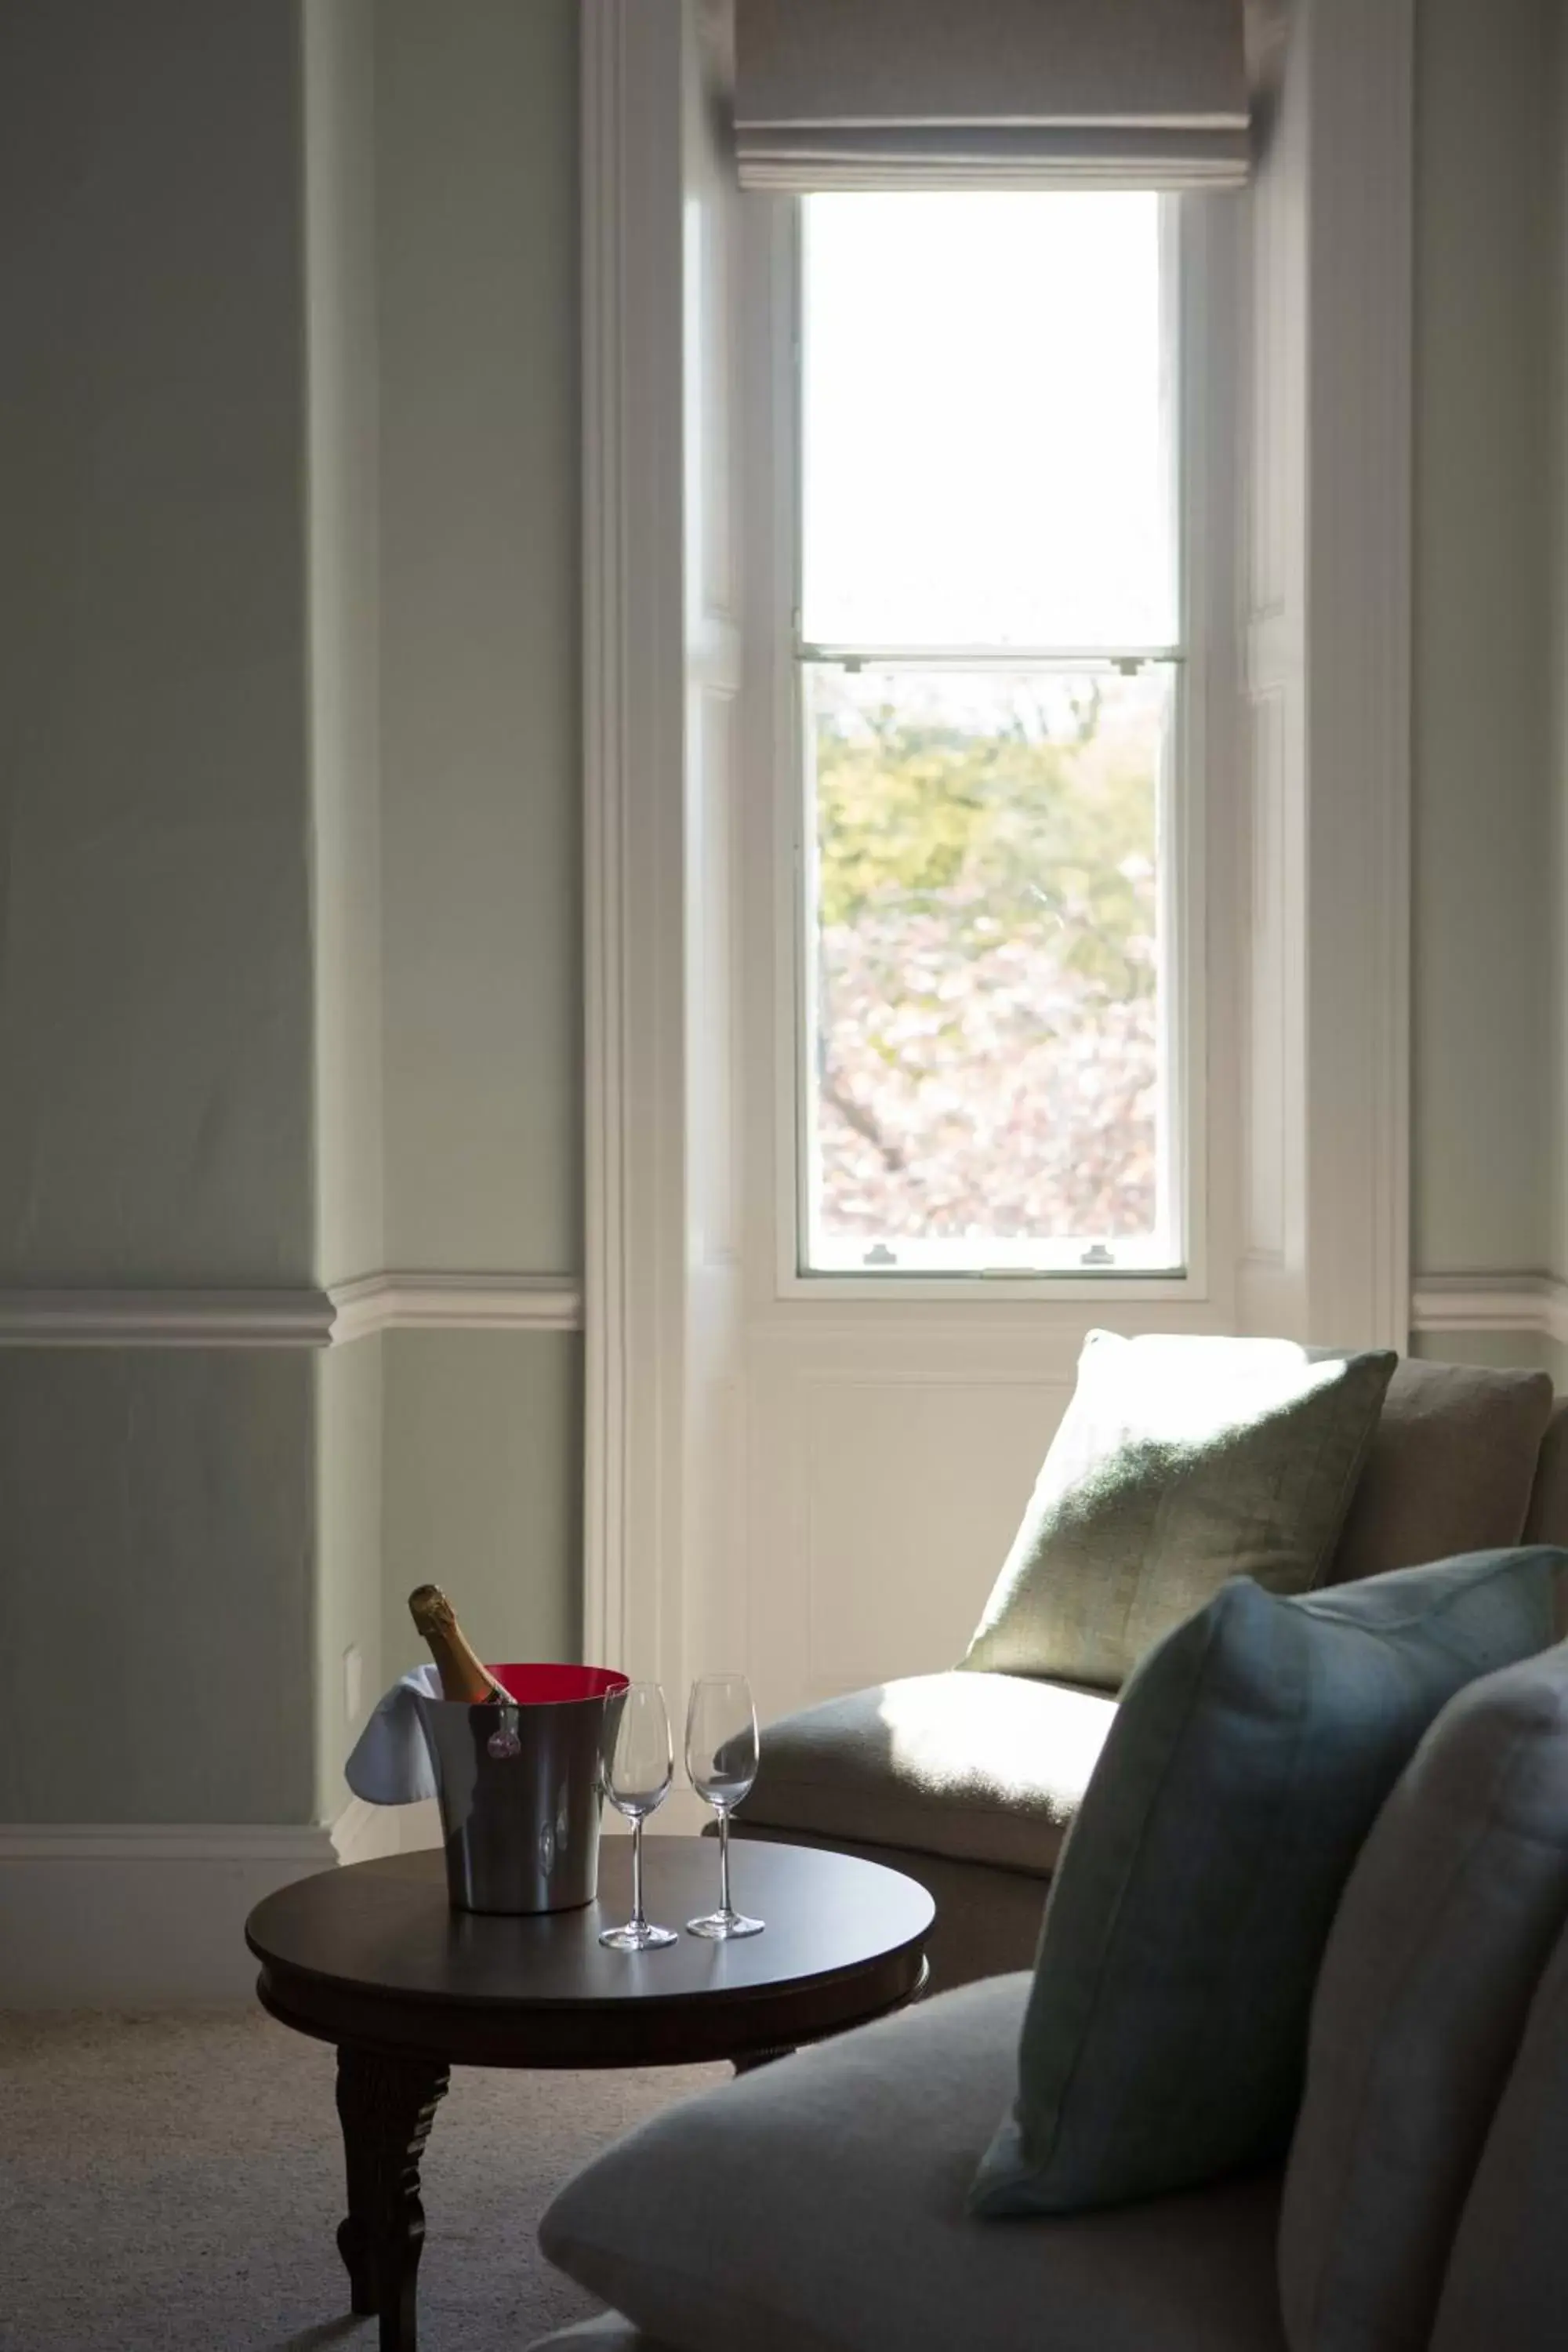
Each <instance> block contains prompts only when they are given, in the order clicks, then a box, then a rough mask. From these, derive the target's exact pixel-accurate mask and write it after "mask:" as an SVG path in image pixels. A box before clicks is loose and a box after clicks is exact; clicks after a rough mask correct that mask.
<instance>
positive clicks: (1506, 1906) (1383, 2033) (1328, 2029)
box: [1279, 1644, 1568, 2352]
mask: <svg viewBox="0 0 1568 2352" xmlns="http://www.w3.org/2000/svg"><path fill="white" fill-rule="evenodd" d="M1565 1918H1568V1649H1564V1648H1563V1646H1562V1645H1561V1644H1558V1645H1557V1646H1556V1647H1554V1648H1552V1649H1551V1650H1548V1651H1546V1652H1545V1653H1544V1654H1542V1656H1540V1657H1538V1658H1531V1659H1528V1660H1527V1661H1526V1662H1525V1663H1524V1664H1522V1665H1517V1666H1510V1667H1508V1668H1506V1669H1505V1670H1504V1671H1503V1672H1502V1673H1501V1674H1497V1675H1486V1676H1484V1677H1483V1678H1482V1679H1481V1680H1480V1681H1479V1682H1474V1683H1471V1684H1470V1685H1469V1686H1468V1688H1467V1689H1465V1690H1463V1691H1461V1692H1460V1693H1459V1696H1458V1697H1457V1698H1455V1699H1452V1700H1450V1702H1449V1704H1448V1705H1447V1706H1446V1707H1445V1708H1444V1710H1443V1712H1442V1714H1441V1715H1440V1716H1439V1717H1437V1720H1436V1723H1435V1724H1434V1725H1433V1726H1432V1728H1431V1730H1430V1731H1429V1732H1428V1733H1427V1735H1426V1738H1425V1739H1424V1740H1423V1741H1422V1743H1421V1746H1420V1747H1419V1748H1418V1749H1417V1750H1416V1752H1415V1758H1414V1759H1413V1760H1412V1762H1411V1763H1410V1765H1409V1766H1408V1768H1407V1769H1406V1770H1405V1773H1404V1774H1403V1776H1402V1777H1401V1779H1400V1780H1399V1781H1398V1783H1397V1785H1396V1786H1395V1788H1394V1791H1393V1794H1392V1795H1391V1796H1390V1798H1389V1800H1388V1801H1387V1803H1386V1804H1385V1805H1384V1809H1383V1811H1382V1812H1381V1813H1380V1814H1379V1816H1378V1818H1377V1821H1376V1822H1375V1823H1374V1824H1373V1831H1372V1834H1371V1836H1370V1837H1369V1838H1368V1840H1367V1842H1366V1844H1365V1845H1364V1846H1363V1849H1362V1852H1361V1853H1360V1855H1359V1857H1358V1858H1357V1861H1356V1865H1355V1868H1354V1869H1353V1870H1352V1873H1351V1875H1350V1879H1349V1882H1348V1884H1347V1885H1346V1887H1345V1892H1344V1898H1343V1900H1342V1903H1341V1905H1340V1909H1339V1914H1338V1916H1337V1917H1336V1919H1335V1921H1334V1926H1333V1931H1332V1933H1331V1936H1330V1937H1329V1943H1328V1948H1327V1950H1326V1952H1325V1953H1324V1956H1323V1966H1322V1971H1321V1975H1320V1977H1319V1979H1318V1989H1317V1993H1316V1995H1315V1997H1314V2000H1313V2005H1312V2030H1311V2038H1310V2042H1309V2045H1308V2065H1307V2087H1306V2093H1305V2096H1304V2098H1303V2101H1302V2105H1301V2114H1300V2122H1299V2123H1298V2125H1297V2129H1296V2137H1295V2140H1294V2142H1293V2144H1292V2147H1291V2152H1290V2161H1289V2169H1288V2172H1287V2175H1286V2190H1285V2204H1284V2210H1283V2215H1282V2219H1281V2224H1280V2232H1279V2278H1280V2290H1281V2301H1282V2304H1283V2307H1284V2313H1285V2323H1286V2332H1287V2334H1288V2335H1289V2339H1290V2344H1291V2347H1292V2352H1426V2345H1427V2343H1428V2341H1429V2339H1430V2336H1431V2333H1432V2321H1433V2316H1434V2314H1435V2313H1436V2308H1437V2299H1438V2296H1439V2294H1440V2293H1441V2291H1442V2284H1443V2274H1444V2272H1445V2270H1446V2268H1447V2259H1448V2252H1449V2249H1450V2247H1451V2246H1452V2244H1453V2239H1454V2231H1455V2229H1456V2226H1457V2224H1458V2219H1459V2215H1460V2212H1461V2210H1462V2209H1463V2206H1464V2202H1465V2198H1466V2195H1467V2193H1468V2189H1469V2186H1470V2179H1471V2176H1472V2174H1473V2173H1474V2170H1475V2168H1476V2163H1477V2160H1478V2158H1479V2155H1480V2151H1481V2147H1482V2143H1483V2142H1484V2140H1485V2137H1486V2134H1487V2130H1488V2127H1489V2125H1490V2123H1491V2119H1492V2116H1493V2112H1494V2110H1495V2109H1496V2106H1497V2104H1498V2101H1499V2099H1500V2097H1501V2095H1502V2092H1503V2089H1504V2086H1505V2084H1506V2083H1507V2081H1508V2076H1509V2072H1510V2067H1511V2065H1512V2063H1513V2060H1514V2056H1515V2053H1516V2052H1517V2050H1518V2047H1519V2040H1520V2036H1521V2032H1523V2029H1524V2022H1525V2019H1526V2017H1527V2015H1528V2013H1529V2010H1530V2004H1531V2000H1532V1998H1533V1997H1534V1994H1535V1990H1536V1988H1537V1985H1538V1983H1539V1981H1540V1979H1541V1976H1542V1970H1543V1969H1544V1968H1545V1966H1546V1963H1547V1960H1548V1958H1550V1956H1551V1952H1552V1947H1553V1945H1554V1944H1555V1942H1556V1940H1557V1937H1558V1935H1559V1933H1560V1932H1561V1930H1562V1927H1563V1922H1564V1919H1565Z"/></svg>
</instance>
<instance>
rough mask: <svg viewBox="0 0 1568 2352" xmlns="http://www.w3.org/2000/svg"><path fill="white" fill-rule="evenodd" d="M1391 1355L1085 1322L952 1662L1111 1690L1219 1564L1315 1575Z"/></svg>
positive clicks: (1298, 1586) (1292, 1583) (1269, 1581)
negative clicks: (1051, 1429) (1050, 1435)
mask: <svg viewBox="0 0 1568 2352" xmlns="http://www.w3.org/2000/svg"><path fill="white" fill-rule="evenodd" d="M1394 1361H1395V1360H1394V1356H1393V1355H1392V1354H1390V1353H1388V1352H1386V1351H1381V1352H1376V1353H1372V1354H1367V1355H1356V1356H1345V1355H1342V1354H1338V1353H1335V1352H1333V1351H1331V1350H1328V1349H1307V1348H1301V1347H1298V1346H1297V1345H1296V1344H1295V1342H1294V1341H1292V1340H1289V1339H1209V1338H1202V1339H1199V1338H1193V1337H1189V1336H1186V1335H1173V1334H1170V1333H1157V1334H1155V1335H1153V1336H1152V1337H1149V1338H1144V1339H1123V1338H1121V1337H1120V1336H1119V1335H1118V1334H1117V1333H1115V1332H1110V1331H1091V1332H1090V1333H1089V1338H1088V1339H1087V1340H1086V1341H1085V1343H1084V1349H1083V1353H1082V1355H1081V1356H1080V1358H1079V1372H1078V1386H1077V1388H1076V1389H1075V1391H1074V1392H1073V1398H1072V1402H1071V1403H1070V1404H1069V1405H1068V1410H1067V1412H1066V1414H1065V1416H1064V1418H1063V1421H1062V1423H1061V1426H1060V1428H1059V1429H1058V1432H1057V1434H1056V1436H1055V1438H1054V1439H1053V1440H1052V1443H1051V1448H1050V1452H1049V1453H1048V1454H1047V1456H1046V1461H1045V1466H1044V1468H1043V1469H1042V1470H1041V1472H1040V1475H1039V1478H1038V1480H1037V1484H1036V1486H1035V1491H1034V1494H1033V1496H1032V1497H1031V1498H1030V1502H1029V1507H1028V1509H1027V1510H1026V1513H1025V1515H1024V1521H1023V1525H1022V1526H1021V1527H1020V1528H1019V1530H1018V1533H1017V1535H1016V1538H1015V1539H1014V1543H1013V1548H1012V1549H1011V1551H1010V1552H1009V1553H1008V1555H1007V1558H1006V1560H1005V1562H1004V1564H1003V1568H1002V1572H1001V1575H1000V1576H999V1577H998V1578H997V1580H996V1584H995V1587H994V1591H992V1594H991V1598H990V1600H989V1601H987V1603H986V1606H985V1611H984V1615H983V1616H982V1618H981V1621H980V1624H979V1627H978V1629H977V1630H976V1633H975V1635H974V1639H973V1642H972V1643H970V1645H969V1651H968V1654H967V1655H966V1656H965V1658H964V1661H963V1663H964V1664H965V1665H966V1666H968V1667H971V1668H976V1669H979V1670H981V1671H983V1672H986V1673H994V1674H1009V1675H1044V1676H1046V1677H1047V1678H1049V1679H1050V1680H1052V1681H1054V1682H1064V1683H1077V1684H1082V1685H1088V1686H1089V1687H1092V1688H1096V1689H1102V1690H1119V1689H1120V1688H1121V1685H1122V1683H1123V1682H1124V1681H1125V1680H1126V1678H1127V1676H1128V1675H1130V1674H1131V1671H1132V1668H1133V1667H1134V1666H1135V1665H1136V1664H1137V1663H1138V1660H1139V1659H1140V1657H1142V1654H1143V1653H1144V1652H1145V1651H1146V1650H1148V1649H1150V1648H1152V1645H1153V1644H1154V1643H1156V1642H1157V1641H1159V1640H1160V1639H1161V1638H1162V1636H1163V1635H1164V1634H1166V1633H1170V1632H1171V1630H1172V1629H1173V1627H1174V1626H1176V1625H1179V1624H1180V1623H1181V1622H1182V1621H1183V1619H1184V1618H1185V1617H1190V1616H1191V1615H1192V1613H1193V1612H1194V1610H1195V1609H1201V1608H1202V1607H1203V1606H1204V1604H1205V1601H1210V1600H1212V1599H1213V1597H1214V1595H1215V1592H1217V1591H1218V1590H1219V1588H1220V1586H1221V1585H1222V1584H1223V1583H1224V1582H1225V1580H1226V1578H1227V1577H1230V1576H1237V1575H1247V1576H1250V1577H1252V1578H1254V1579H1255V1580H1256V1581H1257V1582H1258V1583H1259V1584H1261V1585H1263V1586H1265V1587H1266V1588H1267V1589H1268V1591H1272V1592H1303V1591H1306V1590H1307V1589H1308V1588H1309V1586H1310V1585H1313V1584H1316V1583H1317V1582H1318V1581H1319V1580H1320V1579H1321V1577H1322V1576H1323V1575H1324V1574H1325V1573H1326V1572H1327V1570H1328V1567H1329V1563H1330V1560H1331V1558H1332V1555H1333V1549H1334V1546H1335V1544H1336V1543H1337V1542H1338V1540H1339V1536H1340V1530H1341V1528H1342V1526H1343V1524H1344V1517H1345V1513H1346V1510H1347V1509H1348V1507H1349V1505H1350V1500H1351V1496H1352V1493H1353V1491H1354V1488H1355V1483H1356V1478H1357V1476H1358V1475H1359V1473H1360V1470H1361V1466H1362V1463H1363V1460H1364V1459H1365V1456H1366V1452H1367V1448H1368V1447H1369V1445H1370V1444H1371V1443H1372V1438H1373V1431H1374V1429H1375V1428H1376V1426H1377V1416H1378V1408H1379V1407H1380V1405H1381V1404H1382V1402H1383V1396H1384V1390H1385V1389H1386V1388H1387V1386H1388V1382H1389V1378H1390V1375H1391V1374H1392V1372H1393V1370H1394Z"/></svg>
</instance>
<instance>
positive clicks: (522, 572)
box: [375, 0, 582, 1273]
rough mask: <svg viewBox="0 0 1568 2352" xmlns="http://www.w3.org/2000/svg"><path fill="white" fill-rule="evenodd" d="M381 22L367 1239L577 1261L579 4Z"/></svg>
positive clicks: (446, 1258)
mask: <svg viewBox="0 0 1568 2352" xmlns="http://www.w3.org/2000/svg"><path fill="white" fill-rule="evenodd" d="M375 27H376V43H377V50H376V124H377V131H376V160H377V175H378V189H379V206H380V220H379V239H380V255H381V279H380V332H381V361H382V383H381V469H382V470H381V479H382V515H381V544H382V561H383V571H382V580H383V589H382V614H383V639H382V758H383V772H384V788H385V801H384V830H383V856H384V891H385V901H384V912H385V941H386V946H385V957H386V998H385V1006H386V1013H385V1018H386V1060H385V1088H386V1103H385V1118H386V1145H387V1179H386V1185H387V1193H386V1216H387V1248H388V1253H389V1255H390V1258H391V1261H392V1263H393V1264H395V1265H399V1266H403V1267H405V1268H415V1269H430V1268H460V1269H467V1270H469V1271H477V1272H486V1273H497V1272H504V1271H509V1270H519V1271H526V1272H538V1273H574V1272H575V1271H576V1269H577V1267H578V1265H579V1264H580V1262H581V1242H580V1228H579V1196H580V1192H581V1176H580V1158H579V1150H578V1136H579V1132H580V1128H581V1097H582V1087H581V1061H582V1055H581V1045H580V1025H581V1024H580V1015H579V983H578V971H579V963H580V950H579V938H580V907H581V892H580V884H579V870H580V856H579V846H578V844H579V814H578V803H579V772H580V757H579V737H580V727H579V710H578V702H579V692H580V688H579V662H578V604H579V595H578V539H579V530H580V526H579V520H578V488H577V484H578V426H577V333H578V329H577V274H578V273H577V209H578V207H577V176H576V175H577V140H576V120H577V97H576V89H577V81H576V37H577V10H576V8H575V6H574V5H573V0H530V5H528V6H526V7H519V6H517V5H515V0H450V4H449V5H442V6H440V7H438V8H433V7H431V6H430V5H428V0H381V5H379V6H378V7H377V9H376V14H375Z"/></svg>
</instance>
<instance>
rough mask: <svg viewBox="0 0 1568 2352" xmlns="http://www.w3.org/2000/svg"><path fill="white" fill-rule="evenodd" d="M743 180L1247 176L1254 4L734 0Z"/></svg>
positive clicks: (1009, 182) (969, 182) (848, 182)
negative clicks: (1247, 16)
mask: <svg viewBox="0 0 1568 2352" xmlns="http://www.w3.org/2000/svg"><path fill="white" fill-rule="evenodd" d="M735 142H736V152H737V157H738V161H739V167H740V176H741V182H742V186H745V187H752V188H773V189H784V190H793V191H795V192H796V193H804V192H806V191H809V190H812V189H828V188H900V187H910V188H952V187H1138V188H1170V189H1180V188H1233V187H1239V186H1240V185H1242V184H1243V183H1244V182H1245V180H1246V178H1247V165H1248V160H1249V146H1250V142H1249V131H1248V93H1247V62H1246V53H1245V43H1244V38H1243V0H736V7H735Z"/></svg>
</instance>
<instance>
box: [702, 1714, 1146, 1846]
mask: <svg viewBox="0 0 1568 2352" xmlns="http://www.w3.org/2000/svg"><path fill="white" fill-rule="evenodd" d="M1115 1713H1116V1702H1115V1700H1114V1699H1112V1698H1109V1697H1107V1696H1105V1695H1104V1694H1103V1693H1102V1692H1099V1691H1078V1690H1062V1689H1058V1687H1057V1686H1056V1685H1053V1684H1050V1683H1037V1682H1030V1681H1028V1680H1026V1679H1025V1678H1024V1677H1022V1676H1020V1675H984V1676H983V1677H982V1676H980V1675H964V1674H957V1673H953V1674H945V1675H910V1676H909V1677H908V1678H907V1679H906V1680H904V1681H901V1682H894V1683H879V1684H878V1685H876V1686H875V1687H874V1688H873V1689H871V1690H863V1691H856V1692H855V1693H854V1694H853V1695H852V1696H850V1697H848V1698H835V1699H829V1700H828V1701H827V1702H826V1705H824V1706H810V1707H806V1708H805V1709H803V1711H802V1712H801V1713H800V1714H799V1715H790V1716H786V1717H784V1720H783V1722H782V1723H771V1724H769V1726H768V1727H767V1728H766V1730H765V1731H764V1732H763V1740H762V1762H761V1766H760V1769H759V1770H758V1773H757V1779H756V1784H755V1786H754V1787H753V1789H752V1793H751V1795H750V1796H749V1797H748V1798H747V1799H746V1801H745V1805H744V1807H743V1808H742V1818H743V1820H744V1821H745V1822H748V1823H750V1822H756V1823H758V1824H759V1825H765V1826H766V1827H768V1828H770V1829H781V1830H808V1831H810V1832H812V1833H813V1834H814V1835H816V1836H819V1837H840V1838H854V1839H860V1840H866V1841H869V1842H871V1843H875V1844H879V1845H898V1846H909V1847H912V1848H914V1849H915V1850H917V1851H918V1852H920V1853H939V1854H948V1855H951V1856H952V1858H953V1859H954V1860H956V1861H960V1862H985V1863H993V1864H1000V1865H1001V1866H1002V1867H1003V1868H1004V1869H1008V1870H1026V1871H1032V1872H1034V1873H1036V1874H1037V1875H1041V1876H1044V1875H1048V1874H1049V1873H1050V1872H1051V1871H1052V1870H1054V1869H1055V1867H1056V1861H1057V1856H1058V1853H1060V1851H1061V1843H1062V1840H1063V1838H1064V1837H1065V1836H1066V1834H1067V1829H1068V1822H1070V1821H1071V1820H1072V1817H1073V1815H1074V1813H1075V1812H1076V1811H1078V1808H1079V1801H1080V1800H1081V1799H1082V1796H1083V1792H1084V1790H1085V1789H1086V1788H1087V1787H1088V1785H1089V1774H1090V1773H1091V1772H1092V1771H1093V1769H1094V1764H1095V1759H1096V1758H1097V1757H1098V1755H1099V1754H1100V1748H1101V1747H1102V1746H1103V1745H1104V1742H1105V1735H1106V1733H1107V1731H1108V1730H1109V1729H1110V1723H1111V1719H1112V1717H1114V1715H1115Z"/></svg>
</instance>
